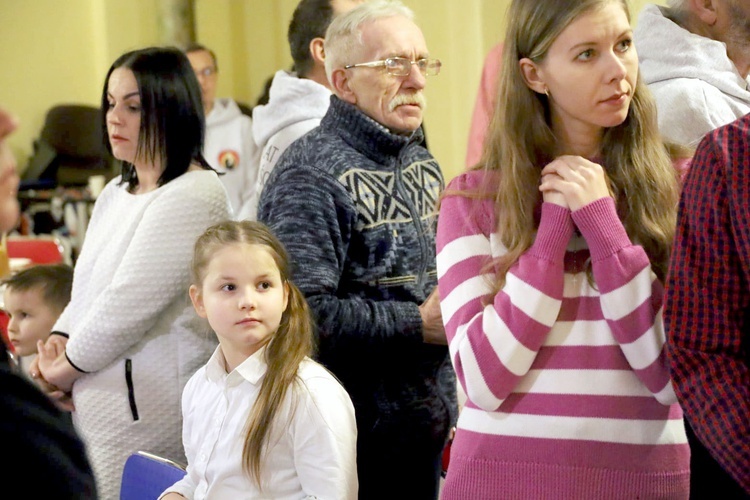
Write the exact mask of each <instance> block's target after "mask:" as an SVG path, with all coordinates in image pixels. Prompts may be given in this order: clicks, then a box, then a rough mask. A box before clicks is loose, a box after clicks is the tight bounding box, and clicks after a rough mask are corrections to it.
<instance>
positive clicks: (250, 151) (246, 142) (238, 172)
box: [184, 43, 260, 219]
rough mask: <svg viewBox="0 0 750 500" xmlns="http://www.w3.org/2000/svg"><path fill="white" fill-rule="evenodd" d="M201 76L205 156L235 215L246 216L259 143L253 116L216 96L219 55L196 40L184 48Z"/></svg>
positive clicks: (191, 63) (233, 102)
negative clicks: (219, 180)
mask: <svg viewBox="0 0 750 500" xmlns="http://www.w3.org/2000/svg"><path fill="white" fill-rule="evenodd" d="M184 52H185V54H186V55H187V58H188V59H189V60H190V65H191V66H192V67H193V71H195V76H196V77H198V83H200V86H201V94H202V97H203V111H204V113H205V115H206V137H205V140H204V145H203V156H205V158H206V160H207V161H208V163H209V164H210V165H211V166H212V167H213V168H214V169H215V170H217V171H218V172H221V173H223V174H224V175H221V176H220V177H219V179H221V181H222V182H223V183H224V187H225V188H226V189H227V194H229V201H230V202H231V203H232V211H233V212H234V217H235V218H236V219H244V218H246V217H245V215H246V213H247V211H248V208H247V207H249V203H250V200H251V199H253V198H254V195H253V190H254V189H255V178H256V175H257V171H258V170H257V169H258V155H259V153H260V151H259V149H258V147H257V146H256V145H255V142H254V141H253V133H252V127H253V125H252V120H251V119H250V117H249V116H247V115H244V114H243V113H242V111H241V110H240V108H239V106H238V105H237V103H236V102H235V101H234V100H232V99H230V98H228V97H224V98H217V97H216V85H217V84H218V79H219V65H218V63H217V61H216V55H215V54H214V52H213V51H212V50H210V49H208V48H207V47H205V46H203V45H200V44H197V43H193V44H190V45H188V46H187V47H185V49H184Z"/></svg>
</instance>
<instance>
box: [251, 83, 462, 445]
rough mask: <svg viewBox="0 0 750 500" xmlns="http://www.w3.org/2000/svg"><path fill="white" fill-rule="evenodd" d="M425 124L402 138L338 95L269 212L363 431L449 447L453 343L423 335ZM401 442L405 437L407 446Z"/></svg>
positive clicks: (299, 151) (427, 260)
mask: <svg viewBox="0 0 750 500" xmlns="http://www.w3.org/2000/svg"><path fill="white" fill-rule="evenodd" d="M421 139H422V134H421V131H417V132H416V133H415V134H412V136H411V137H406V136H402V135H395V134H392V133H390V132H389V131H388V130H387V129H385V128H384V127H383V126H381V125H380V124H379V123H377V122H375V121H374V120H372V119H370V118H369V117H367V116H366V115H365V114H363V113H362V112H361V111H359V110H358V109H357V108H356V107H354V106H352V105H351V104H348V103H346V102H344V101H342V100H340V99H339V98H337V97H335V96H332V97H331V104H330V107H329V109H328V112H327V114H326V115H325V117H324V118H323V120H322V121H321V124H320V126H319V127H317V128H315V129H313V130H312V131H311V132H309V133H308V134H306V135H304V136H302V137H301V138H300V139H298V140H297V141H295V142H294V143H293V144H292V145H291V146H290V147H289V148H288V149H287V150H286V152H285V153H284V154H283V155H282V157H281V159H280V160H279V162H278V164H277V165H276V167H275V168H274V169H273V172H272V173H271V176H270V178H269V180H268V183H267V184H266V186H265V187H264V188H263V192H262V193H261V198H260V203H259V211H258V219H259V220H260V221H262V222H265V223H267V224H268V225H269V226H270V227H271V229H272V230H273V231H274V233H275V234H276V235H277V236H278V237H279V238H280V239H281V241H282V242H283V243H284V245H285V246H286V248H287V250H288V251H289V254H290V256H291V260H292V262H294V263H295V265H296V270H295V273H294V281H295V283H296V284H297V285H298V286H299V287H300V289H301V290H302V291H303V292H304V293H305V295H306V297H307V300H308V302H309V304H310V307H311V308H312V310H313V313H314V315H315V317H316V320H317V325H318V335H319V360H320V361H321V362H322V363H323V364H324V365H326V366H327V367H328V368H329V369H330V370H331V371H332V372H333V373H334V374H335V375H336V376H337V377H338V378H339V379H340V380H341V382H342V383H343V385H344V387H345V388H346V389H347V391H348V392H349V394H350V395H351V398H352V401H353V403H354V406H355V409H356V415H357V427H358V432H359V436H360V439H362V436H363V435H364V436H366V437H367V438H373V436H375V439H378V437H377V436H381V435H382V436H383V437H382V439H386V440H391V441H393V442H394V443H402V445H403V446H422V447H424V448H423V449H429V450H435V451H436V452H439V450H440V449H442V447H443V445H444V443H445V440H446V437H447V435H448V432H449V429H450V427H451V425H452V423H453V422H454V421H455V415H456V411H457V403H456V385H455V375H454V373H453V369H452V367H451V365H450V360H449V358H448V351H447V348H446V347H444V346H437V345H429V344H425V343H424V342H423V340H422V320H421V316H420V314H419V308H418V306H419V304H421V303H422V302H423V301H424V300H425V299H426V298H427V297H428V295H429V294H430V292H432V291H433V289H434V288H435V286H436V271H435V239H434V234H435V233H434V221H435V204H436V201H437V199H438V196H439V195H440V192H441V191H442V188H443V186H444V182H443V176H442V173H441V171H440V168H439V166H438V164H437V163H436V162H435V160H434V159H433V157H432V156H431V155H430V154H429V153H428V152H427V150H426V149H424V148H423V147H421V146H419V141H420V140H421ZM397 446H398V445H397Z"/></svg>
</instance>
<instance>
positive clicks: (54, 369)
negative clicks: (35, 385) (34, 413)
mask: <svg viewBox="0 0 750 500" xmlns="http://www.w3.org/2000/svg"><path fill="white" fill-rule="evenodd" d="M67 343H68V339H66V338H65V337H63V336H61V335H50V336H49V338H48V339H47V341H46V342H42V341H41V340H40V341H39V342H37V350H38V354H37V356H36V359H35V360H34V362H33V363H32V365H31V376H32V377H34V378H39V377H41V378H43V379H44V380H45V381H46V382H47V384H49V385H51V386H54V387H55V388H56V389H57V390H60V391H62V392H63V393H69V392H70V391H71V390H72V389H73V382H75V381H76V380H77V379H78V378H79V377H80V376H81V375H83V374H82V373H81V372H79V371H78V370H76V369H75V368H74V367H73V365H71V364H70V362H68V358H67V357H65V344H67ZM35 375H36V377H35ZM48 394H50V393H48Z"/></svg>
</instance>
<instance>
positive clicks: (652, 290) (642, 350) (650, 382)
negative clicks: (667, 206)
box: [572, 197, 677, 405]
mask: <svg viewBox="0 0 750 500" xmlns="http://www.w3.org/2000/svg"><path fill="white" fill-rule="evenodd" d="M572 216H573V221H574V222H575V223H576V225H577V227H578V228H579V229H580V231H581V234H582V235H583V236H584V238H586V243H588V246H589V249H590V251H591V264H592V268H593V273H594V280H595V281H596V284H597V286H598V287H599V293H600V298H599V301H600V304H601V308H602V314H603V315H604V318H605V319H606V321H607V324H608V325H609V327H610V329H611V330H612V334H613V336H614V338H615V340H616V341H617V342H618V343H619V344H620V349H621V350H622V352H623V355H624V356H625V358H626V359H627V361H628V363H629V364H630V366H631V368H632V369H633V371H634V373H635V374H636V376H637V377H638V378H639V379H640V380H641V382H642V383H643V384H644V385H645V386H646V387H647V388H648V390H649V391H651V393H652V394H654V397H655V398H656V399H657V400H658V401H659V402H660V403H662V404H665V405H669V404H673V403H676V402H677V399H676V396H675V394H674V390H673V388H672V381H671V379H670V376H669V369H668V367H667V359H666V346H665V342H666V336H665V333H664V323H663V321H662V302H663V296H664V289H663V286H662V284H661V283H660V282H659V281H658V280H657V279H656V275H655V274H654V273H653V271H652V270H651V264H650V262H649V259H648V255H646V252H645V251H644V250H643V247H641V246H638V245H633V244H632V243H631V242H630V238H629V237H628V234H627V233H626V232H625V228H624V227H623V225H622V222H621V221H620V219H619V217H618V215H617V210H616V209H615V203H614V200H613V199H612V198H610V197H607V198H602V199H600V200H597V201H595V202H593V203H590V204H588V205H586V206H584V207H582V208H580V209H579V210H576V211H575V212H573V214H572Z"/></svg>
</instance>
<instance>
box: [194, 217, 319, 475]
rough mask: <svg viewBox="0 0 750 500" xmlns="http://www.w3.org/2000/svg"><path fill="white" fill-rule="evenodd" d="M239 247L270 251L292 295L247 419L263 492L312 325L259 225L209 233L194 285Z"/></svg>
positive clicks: (275, 244)
mask: <svg viewBox="0 0 750 500" xmlns="http://www.w3.org/2000/svg"><path fill="white" fill-rule="evenodd" d="M239 244H248V245H262V246H264V247H266V249H267V250H268V251H269V253H270V254H271V256H272V257H273V260H274V262H275V263H276V266H277V267H278V269H279V274H280V276H281V280H282V282H284V283H285V285H286V286H287V287H288V291H289V300H288V303H287V307H286V310H285V311H284V313H283V314H282V316H281V324H280V325H279V328H278V329H277V330H276V333H274V334H273V336H272V337H271V339H270V340H269V341H268V344H267V345H266V351H265V361H266V363H267V365H268V370H267V371H266V374H265V376H264V377H263V381H262V382H261V386H260V392H259V394H258V399H257V400H256V401H255V404H253V407H252V409H251V410H250V414H249V415H248V417H247V422H246V428H245V429H246V431H245V444H244V446H243V449H242V460H243V465H244V469H245V472H246V473H247V474H248V476H250V478H252V480H253V481H254V482H255V483H256V484H257V485H258V488H260V489H262V484H261V477H262V472H263V467H262V465H263V454H264V450H265V447H266V444H267V443H268V439H269V436H270V434H271V429H272V428H273V425H274V419H275V418H276V415H277V413H278V411H279V408H280V407H281V405H282V403H283V401H284V398H285V397H286V395H287V393H288V392H289V389H290V387H292V386H293V384H297V383H299V379H298V378H297V369H298V368H299V365H300V363H301V362H302V360H303V359H304V358H305V357H306V356H312V354H313V321H312V317H311V315H310V310H309V308H308V306H307V301H306V300H305V297H304V295H302V292H301V291H300V290H299V289H298V288H297V287H296V286H295V285H294V283H292V282H291V281H290V279H289V277H290V266H289V258H288V256H287V253H286V250H285V249H284V246H283V245H282V244H281V242H280V241H279V240H278V239H277V238H276V236H274V235H273V233H271V231H270V230H269V229H268V228H267V227H266V226H265V225H264V224H262V223H260V222H254V221H247V220H246V221H225V222H221V223H219V224H216V225H214V226H211V227H209V228H208V229H207V230H206V231H205V232H204V233H203V234H202V235H201V236H200V237H199V238H198V240H197V241H196V242H195V250H194V253H193V263H192V279H193V284H194V285H196V286H199V287H200V286H201V284H202V283H203V279H204V278H205V274H206V269H207V268H208V264H209V263H210V261H211V258H212V256H213V255H214V254H215V253H216V252H217V251H218V250H220V249H221V248H224V247H226V246H228V245H239ZM292 390H293V389H292Z"/></svg>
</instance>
